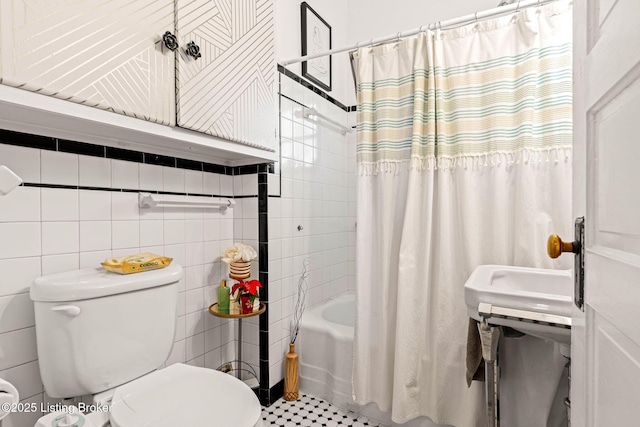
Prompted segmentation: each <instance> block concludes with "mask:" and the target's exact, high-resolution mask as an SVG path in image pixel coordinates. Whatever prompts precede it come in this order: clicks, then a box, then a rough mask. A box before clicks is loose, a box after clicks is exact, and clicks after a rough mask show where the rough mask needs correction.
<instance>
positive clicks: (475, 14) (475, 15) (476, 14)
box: [473, 12, 478, 24]
mask: <svg viewBox="0 0 640 427" xmlns="http://www.w3.org/2000/svg"><path fill="white" fill-rule="evenodd" d="M473 16H474V17H475V18H476V24H477V23H478V12H476V13H474V14H473Z"/></svg>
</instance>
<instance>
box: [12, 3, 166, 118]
mask: <svg viewBox="0 0 640 427" xmlns="http://www.w3.org/2000/svg"><path fill="white" fill-rule="evenodd" d="M0 16H2V26H1V28H0V38H1V39H2V49H3V50H2V52H1V54H0V61H1V63H2V68H1V70H2V71H1V76H0V77H1V82H2V83H3V84H6V85H10V86H14V87H19V88H22V89H26V90H30V91H34V92H39V93H42V94H46V95H50V96H54V97H56V98H62V99H66V100H69V101H73V102H77V103H80V104H85V105H90V106H93V107H98V108H101V109H105V110H110V111H114V112H117V113H120V114H125V115H128V116H132V117H138V118H142V119H146V120H150V121H153V122H157V123H162V124H166V125H175V55H174V54H173V52H171V51H169V50H168V49H165V48H164V46H163V45H162V43H161V39H162V34H164V32H165V31H171V32H173V31H174V1H173V0H109V1H95V0H19V1H18V0H13V1H5V0H0Z"/></svg>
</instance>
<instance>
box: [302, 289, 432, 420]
mask: <svg viewBox="0 0 640 427" xmlns="http://www.w3.org/2000/svg"><path fill="white" fill-rule="evenodd" d="M355 322H356V299H355V295H343V296H340V297H338V298H336V299H333V300H330V301H328V302H326V303H325V304H323V305H320V306H318V307H314V308H313V309H311V310H307V311H306V312H305V313H304V315H303V317H302V323H301V326H300V331H299V335H298V342H297V343H296V351H297V352H298V356H299V359H298V360H299V362H298V363H299V367H298V369H299V376H300V382H299V387H300V390H301V391H303V392H305V393H309V394H312V395H314V396H316V397H319V398H321V399H324V400H326V401H328V402H330V403H332V404H333V405H335V406H337V407H338V408H341V409H343V410H347V411H352V412H355V413H357V414H360V415H364V416H365V417H368V418H370V419H373V420H376V421H378V422H380V423H383V424H386V425H389V426H394V427H396V426H397V427H400V426H401V427H442V426H439V425H438V424H434V423H433V422H432V421H431V420H430V419H429V418H426V417H420V418H418V419H415V420H412V421H409V422H407V423H404V424H397V423H393V422H392V421H391V416H390V414H388V413H385V412H381V411H380V410H379V409H378V407H377V405H375V404H373V403H371V404H368V405H366V406H361V405H358V404H356V403H355V402H354V401H353V399H352V397H351V395H352V393H351V391H352V389H351V372H352V363H353V331H354V326H355Z"/></svg>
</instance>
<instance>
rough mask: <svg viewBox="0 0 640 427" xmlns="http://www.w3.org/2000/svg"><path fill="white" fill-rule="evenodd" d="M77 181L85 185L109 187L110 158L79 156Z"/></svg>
mask: <svg viewBox="0 0 640 427" xmlns="http://www.w3.org/2000/svg"><path fill="white" fill-rule="evenodd" d="M78 160H79V177H78V182H79V184H80V185H82V186H85V187H104V188H109V187H111V159H105V158H101V157H91V156H79V159H78Z"/></svg>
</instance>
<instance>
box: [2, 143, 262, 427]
mask: <svg viewBox="0 0 640 427" xmlns="http://www.w3.org/2000/svg"><path fill="white" fill-rule="evenodd" d="M0 159H2V163H3V164H6V165H8V166H9V167H11V168H12V169H13V170H14V171H15V172H16V173H18V175H19V176H21V177H22V178H23V180H24V181H25V182H30V183H39V182H42V183H46V184H67V185H84V186H96V187H105V188H108V187H111V188H125V189H138V188H142V189H145V190H167V191H180V192H183V191H188V192H193V193H204V194H216V195H218V194H220V193H221V192H224V194H226V195H229V196H233V180H232V177H227V176H220V175H217V174H212V173H203V172H194V171H186V170H177V169H174V168H165V167H160V166H155V165H146V164H138V163H132V162H126V161H121V160H110V159H102V158H95V157H86V156H78V155H74V154H66V153H58V152H51V151H40V150H37V149H30V148H22V147H13V146H8V145H3V144H0ZM137 204H138V197H137V193H122V192H111V191H89V190H72V189H49V188H32V187H19V188H18V189H16V190H15V191H14V192H12V193H11V194H10V195H8V196H5V197H0V242H3V243H2V245H0V378H5V379H7V380H10V381H11V382H12V383H13V384H14V385H16V386H17V387H18V390H19V392H20V397H21V400H22V401H24V402H37V403H38V405H39V402H42V401H47V400H49V398H48V397H47V396H46V395H45V394H44V393H43V386H42V383H41V380H40V372H39V369H38V363H37V351H36V341H35V328H34V325H35V319H34V314H33V303H32V302H31V300H30V299H29V294H28V291H29V286H30V284H31V282H32V281H33V279H34V278H36V277H38V276H40V275H43V274H53V273H56V272H59V271H66V270H70V269H77V268H86V267H94V266H97V265H99V262H100V261H102V260H104V259H105V258H107V257H111V256H121V255H127V254H131V253H137V252H143V251H153V252H158V253H163V254H165V255H167V256H171V257H173V258H174V259H175V262H177V263H180V264H181V265H183V266H184V267H185V278H184V279H183V280H182V282H181V284H180V292H179V295H178V313H179V317H178V319H177V322H178V323H177V327H178V330H177V333H176V337H175V345H174V347H173V350H172V353H171V355H170V357H169V359H168V360H167V362H166V364H167V365H169V364H172V363H175V362H186V363H189V364H193V365H196V366H205V367H209V368H217V367H218V366H219V365H220V364H221V363H222V362H223V361H225V360H233V359H235V348H236V344H235V333H234V332H235V329H234V325H233V323H232V322H229V321H221V320H220V319H218V318H215V317H213V316H211V315H209V313H208V312H207V310H206V308H207V307H208V306H209V305H210V304H211V303H213V302H215V301H216V299H217V290H218V286H219V283H220V280H221V279H222V278H223V275H226V273H227V272H226V269H223V268H222V267H221V262H220V254H221V248H223V247H226V246H227V245H229V244H231V243H233V239H234V235H233V223H234V210H233V209H229V210H227V211H226V213H224V214H222V213H221V212H220V211H218V210H202V209H193V210H192V209H186V210H185V209H166V210H165V209H140V208H138V207H137ZM255 206H256V209H257V202H256V203H255ZM253 218H257V211H256V214H255V215H254V216H253ZM254 221H257V220H255V219H254ZM252 233H254V230H253V227H247V234H252ZM256 239H257V237H256ZM256 244H257V242H256ZM256 246H257V245H256ZM256 344H257V341H256ZM35 419H37V415H36V416H33V415H29V414H13V415H11V416H10V417H9V418H7V419H6V420H5V421H3V423H2V425H3V426H17V427H27V426H28V427H30V426H33V424H34V423H35Z"/></svg>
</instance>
